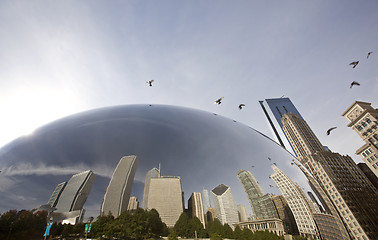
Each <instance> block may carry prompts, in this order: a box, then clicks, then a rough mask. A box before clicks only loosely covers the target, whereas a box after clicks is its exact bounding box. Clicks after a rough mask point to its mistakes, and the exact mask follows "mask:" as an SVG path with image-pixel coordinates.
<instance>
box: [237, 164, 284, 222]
mask: <svg viewBox="0 0 378 240" xmlns="http://www.w3.org/2000/svg"><path fill="white" fill-rule="evenodd" d="M236 175H237V177H238V178H239V180H240V183H241V184H242V185H243V188H244V191H245V193H246V194H247V198H248V201H249V204H250V205H251V208H252V211H253V213H254V215H255V218H256V219H268V218H278V214H277V210H276V208H275V206H274V204H273V201H272V198H271V195H269V194H264V192H263V190H262V189H261V187H260V185H259V184H258V183H257V180H256V179H255V177H254V176H253V175H252V173H251V172H249V171H246V170H240V171H239V172H238V173H237V174H236Z"/></svg>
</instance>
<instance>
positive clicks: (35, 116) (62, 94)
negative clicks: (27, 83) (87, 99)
mask: <svg viewBox="0 0 378 240" xmlns="http://www.w3.org/2000/svg"><path fill="white" fill-rule="evenodd" d="M78 102H79V101H77V98H76V97H75V96H74V94H73V93H72V92H71V91H67V90H64V89H63V90H60V91H57V90H55V89H54V90H51V89H47V88H46V89H43V88H39V89H18V90H17V91H15V92H12V93H9V94H8V95H7V96H3V100H2V101H1V103H0V110H1V112H2V124H1V126H0V132H1V135H0V146H3V145H5V144H7V143H8V142H10V141H12V140H13V139H15V138H17V137H19V136H28V135H31V134H33V132H34V131H35V129H37V128H38V127H40V126H42V125H44V124H46V123H48V122H51V121H53V120H56V119H58V118H61V117H64V116H66V115H69V114H72V113H75V112H77V111H79V106H78Z"/></svg>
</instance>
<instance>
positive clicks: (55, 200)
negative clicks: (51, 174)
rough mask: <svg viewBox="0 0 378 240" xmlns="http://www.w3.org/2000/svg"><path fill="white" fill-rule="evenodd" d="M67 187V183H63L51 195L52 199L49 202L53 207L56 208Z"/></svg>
mask: <svg viewBox="0 0 378 240" xmlns="http://www.w3.org/2000/svg"><path fill="white" fill-rule="evenodd" d="M66 185H67V182H62V183H59V184H58V185H57V186H56V187H55V189H54V192H53V193H52V194H51V197H50V199H49V201H48V202H47V203H48V204H49V205H50V206H51V207H56V204H57V203H58V200H59V197H60V195H61V194H62V192H63V190H64V188H65V187H66Z"/></svg>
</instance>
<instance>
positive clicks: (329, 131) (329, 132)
mask: <svg viewBox="0 0 378 240" xmlns="http://www.w3.org/2000/svg"><path fill="white" fill-rule="evenodd" d="M336 128H337V127H331V128H330V129H328V130H327V135H329V134H331V131H332V130H333V129H336Z"/></svg>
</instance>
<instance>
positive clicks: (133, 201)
mask: <svg viewBox="0 0 378 240" xmlns="http://www.w3.org/2000/svg"><path fill="white" fill-rule="evenodd" d="M138 208H139V202H138V198H137V197H135V196H132V197H130V199H129V204H128V205H127V211H134V210H137V209H138Z"/></svg>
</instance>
